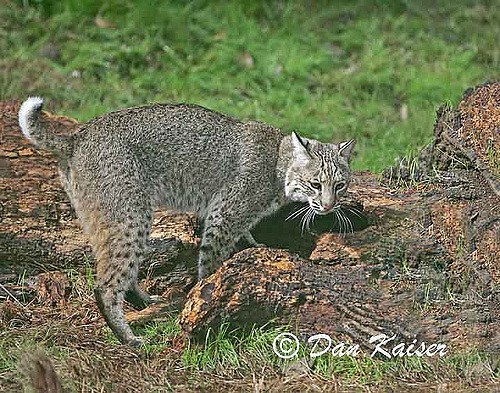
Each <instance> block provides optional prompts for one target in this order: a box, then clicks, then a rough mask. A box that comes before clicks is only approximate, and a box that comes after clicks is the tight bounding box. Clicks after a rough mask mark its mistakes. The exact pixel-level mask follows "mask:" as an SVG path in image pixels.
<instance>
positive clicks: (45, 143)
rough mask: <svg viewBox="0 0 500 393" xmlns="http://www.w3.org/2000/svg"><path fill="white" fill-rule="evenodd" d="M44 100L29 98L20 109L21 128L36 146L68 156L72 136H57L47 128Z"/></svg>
mask: <svg viewBox="0 0 500 393" xmlns="http://www.w3.org/2000/svg"><path fill="white" fill-rule="evenodd" d="M42 106H43V99H42V98H40V97H29V98H28V99H27V100H26V101H24V102H23V104H22V105H21V108H20V109H19V126H20V127H21V131H22V132H23V134H24V136H25V137H26V138H28V139H29V140H30V141H31V142H32V143H33V144H34V145H35V146H37V147H41V148H42V149H47V150H51V151H52V152H54V153H56V154H59V155H66V154H67V153H69V151H70V150H71V145H72V139H73V138H72V136H70V135H56V134H54V133H53V132H51V131H50V130H49V129H48V127H47V122H45V121H43V119H41V111H42Z"/></svg>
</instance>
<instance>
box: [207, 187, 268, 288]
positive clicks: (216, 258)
mask: <svg viewBox="0 0 500 393" xmlns="http://www.w3.org/2000/svg"><path fill="white" fill-rule="evenodd" d="M239 185H240V186H241V183H240V184H239ZM251 195H252V193H250V192H246V190H245V189H244V188H240V191H239V192H235V190H234V188H233V189H231V192H228V191H225V192H221V193H219V194H217V195H216V196H215V197H214V198H213V200H212V201H211V203H210V206H209V212H208V214H207V216H206V218H205V227H204V230H203V235H202V240H201V247H200V254H199V258H198V279H200V280H201V279H202V278H204V277H206V276H208V275H210V274H212V273H213V272H214V271H215V270H216V269H217V267H218V266H219V265H220V264H221V263H222V262H223V261H224V260H225V259H226V258H228V257H229V256H230V255H231V253H232V252H233V251H234V249H235V246H236V244H237V243H238V241H239V240H240V239H241V238H243V237H246V236H247V234H249V230H250V229H251V228H252V227H253V226H254V225H255V224H257V222H258V221H259V220H260V219H261V218H262V217H263V216H264V215H265V212H266V210H267V209H268V207H269V205H270V204H271V201H272V198H269V199H270V200H268V198H265V197H264V198H263V197H262V194H260V197H259V198H258V199H257V198H251V197H250V196H251Z"/></svg>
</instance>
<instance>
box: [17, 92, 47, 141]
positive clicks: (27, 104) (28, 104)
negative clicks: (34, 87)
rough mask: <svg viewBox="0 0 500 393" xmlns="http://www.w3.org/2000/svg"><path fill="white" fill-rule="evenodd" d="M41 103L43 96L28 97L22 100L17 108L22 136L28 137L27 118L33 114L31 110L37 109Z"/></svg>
mask: <svg viewBox="0 0 500 393" xmlns="http://www.w3.org/2000/svg"><path fill="white" fill-rule="evenodd" d="M42 104H43V98H41V97H29V98H28V99H27V100H26V101H24V102H23V104H22V105H21V108H20V109H19V126H20V127H21V131H22V132H23V134H24V136H25V137H26V138H28V139H30V132H29V124H28V121H29V118H30V117H31V116H32V115H33V112H35V111H39V110H40V108H41V107H42Z"/></svg>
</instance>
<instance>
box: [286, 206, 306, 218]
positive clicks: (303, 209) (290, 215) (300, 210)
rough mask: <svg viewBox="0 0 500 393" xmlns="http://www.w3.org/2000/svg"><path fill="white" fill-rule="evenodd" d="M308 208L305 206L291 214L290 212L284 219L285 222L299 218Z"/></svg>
mask: <svg viewBox="0 0 500 393" xmlns="http://www.w3.org/2000/svg"><path fill="white" fill-rule="evenodd" d="M308 208H309V205H305V206H300V207H299V208H298V209H296V210H294V211H293V212H291V213H290V214H289V215H288V217H287V218H285V221H288V220H293V219H294V218H297V217H298V216H300V215H301V214H302V213H303V212H304V211H306V210H307V209H308Z"/></svg>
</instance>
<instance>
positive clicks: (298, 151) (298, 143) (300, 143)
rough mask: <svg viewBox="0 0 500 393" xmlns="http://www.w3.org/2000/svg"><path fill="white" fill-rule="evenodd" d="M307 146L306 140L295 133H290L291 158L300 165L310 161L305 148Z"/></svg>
mask: <svg viewBox="0 0 500 393" xmlns="http://www.w3.org/2000/svg"><path fill="white" fill-rule="evenodd" d="M308 146H309V141H308V140H307V139H306V138H301V137H300V136H298V135H297V134H296V133H295V132H293V131H292V150H293V158H295V160H296V161H297V162H298V163H300V164H306V163H307V162H309V160H310V159H311V156H310V155H309V152H308V151H307V147H308Z"/></svg>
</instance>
